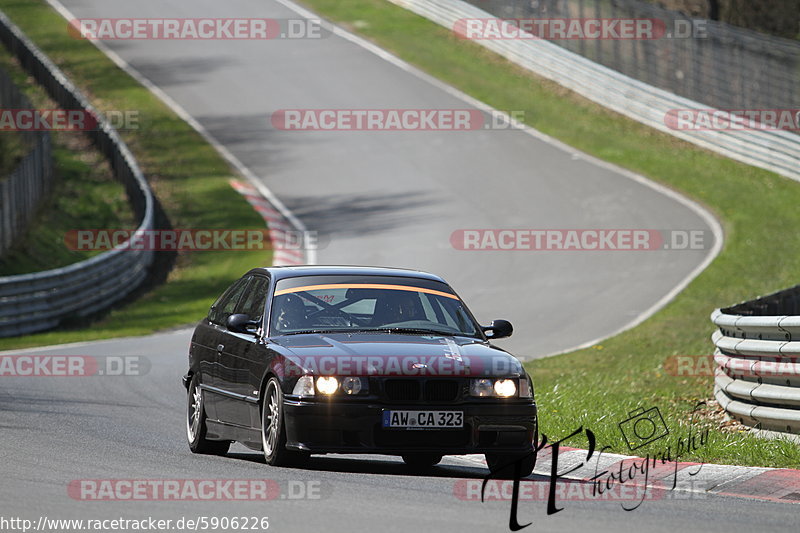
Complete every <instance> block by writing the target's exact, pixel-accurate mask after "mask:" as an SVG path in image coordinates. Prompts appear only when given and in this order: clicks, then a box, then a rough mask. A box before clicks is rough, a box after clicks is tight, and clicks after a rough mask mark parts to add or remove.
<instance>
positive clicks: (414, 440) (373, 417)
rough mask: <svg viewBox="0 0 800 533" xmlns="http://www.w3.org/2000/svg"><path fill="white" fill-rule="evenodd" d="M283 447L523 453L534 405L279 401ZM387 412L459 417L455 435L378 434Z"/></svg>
mask: <svg viewBox="0 0 800 533" xmlns="http://www.w3.org/2000/svg"><path fill="white" fill-rule="evenodd" d="M283 406H284V420H285V424H286V437H287V446H288V447H289V448H290V449H294V450H304V451H309V452H311V453H378V454H386V455H403V454H406V453H414V452H416V453H438V454H442V455H462V454H471V453H526V452H530V451H531V450H532V449H533V446H532V443H533V441H534V439H535V438H536V436H537V412H536V404H535V403H534V402H532V401H531V402H529V403H520V402H517V403H501V402H492V403H489V401H486V402H472V403H459V404H446V405H439V404H425V405H420V404H397V405H395V404H392V405H387V404H379V403H356V402H352V403H347V402H338V401H331V402H325V401H305V400H296V399H289V398H286V399H284V404H283ZM384 409H390V410H412V411H413V410H437V411H447V410H453V411H463V412H464V427H463V428H461V429H425V430H408V429H384V428H383V427H382V414H383V411H384Z"/></svg>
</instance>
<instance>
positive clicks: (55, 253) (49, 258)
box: [0, 47, 135, 276]
mask: <svg viewBox="0 0 800 533" xmlns="http://www.w3.org/2000/svg"><path fill="white" fill-rule="evenodd" d="M0 67H1V68H2V69H3V70H4V71H5V72H7V73H8V74H9V76H10V77H11V79H12V80H13V81H14V83H15V84H16V86H17V87H19V88H20V90H21V91H22V92H23V93H24V94H25V96H26V97H27V98H28V100H29V101H30V102H31V106H33V107H34V108H36V109H54V108H56V107H58V106H57V105H56V104H55V102H53V101H52V100H51V99H50V98H49V97H48V95H47V93H46V92H45V90H44V89H43V88H42V87H40V86H39V85H37V84H36V83H33V80H32V78H30V76H29V75H28V74H27V72H25V71H24V70H23V69H22V67H21V66H20V65H19V63H18V62H17V61H16V60H15V58H14V57H13V56H12V55H11V54H10V53H9V52H8V51H7V50H6V49H5V48H2V47H0ZM11 136H12V134H11V133H10V132H7V133H4V134H3V135H2V136H0V141H3V142H8V139H10V138H12V137H11ZM51 138H52V140H53V163H54V173H55V176H54V184H53V189H52V191H51V193H50V195H49V196H48V197H47V198H45V199H44V201H43V202H42V204H41V205H40V206H39V209H38V211H37V213H36V215H35V217H34V219H33V221H32V222H31V224H30V225H29V227H28V229H27V232H26V234H25V235H24V236H22V237H20V238H18V239H17V241H16V242H15V243H14V245H13V246H12V247H11V249H9V250H8V251H7V252H6V253H5V254H3V256H2V257H1V258H0V276H13V275H15V274H26V273H29V272H39V271H42V270H48V269H51V268H58V267H62V266H66V265H69V264H72V263H75V262H77V261H81V260H83V259H87V258H89V257H91V256H92V255H95V254H96V253H99V252H90V251H78V250H70V249H69V248H68V247H67V246H66V244H65V242H64V228H110V229H118V228H130V227H135V220H134V215H133V209H132V208H131V206H130V204H129V203H128V199H127V196H126V195H125V189H124V187H123V186H122V184H121V183H119V182H118V181H116V180H115V179H114V176H113V174H112V172H111V167H110V165H109V164H108V162H107V161H105V160H104V159H103V157H102V155H101V154H100V152H99V151H98V150H97V149H95V148H94V146H92V144H91V142H90V141H89V139H88V138H87V137H86V136H85V135H82V134H80V133H77V132H52V133H51ZM28 150H30V148H28Z"/></svg>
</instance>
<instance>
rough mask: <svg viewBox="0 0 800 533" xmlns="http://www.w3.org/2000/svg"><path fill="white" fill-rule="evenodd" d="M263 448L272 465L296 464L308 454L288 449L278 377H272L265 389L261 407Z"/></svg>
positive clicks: (304, 459) (266, 458)
mask: <svg viewBox="0 0 800 533" xmlns="http://www.w3.org/2000/svg"><path fill="white" fill-rule="evenodd" d="M261 449H262V450H264V459H265V460H266V461H267V464H268V465H272V466H294V465H299V464H302V463H304V462H305V461H306V460H307V459H308V454H307V453H304V452H295V451H292V450H287V449H286V424H285V423H284V418H283V391H281V386H280V383H279V382H278V379H277V378H270V380H269V381H268V382H267V387H266V389H265V390H264V400H263V404H262V407H261Z"/></svg>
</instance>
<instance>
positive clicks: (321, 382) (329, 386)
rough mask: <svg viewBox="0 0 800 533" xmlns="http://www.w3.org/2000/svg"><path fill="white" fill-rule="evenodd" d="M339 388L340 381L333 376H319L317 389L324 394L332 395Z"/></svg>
mask: <svg viewBox="0 0 800 533" xmlns="http://www.w3.org/2000/svg"><path fill="white" fill-rule="evenodd" d="M338 389H339V381H338V380H337V379H336V378H335V377H333V376H322V377H320V378H317V390H318V391H320V392H321V393H322V394H327V395H331V394H333V393H334V392H336V391H337V390H338Z"/></svg>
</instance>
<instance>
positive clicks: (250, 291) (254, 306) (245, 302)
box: [236, 276, 269, 320]
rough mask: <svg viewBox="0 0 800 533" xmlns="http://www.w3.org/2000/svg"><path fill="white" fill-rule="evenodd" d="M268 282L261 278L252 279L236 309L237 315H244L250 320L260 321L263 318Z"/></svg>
mask: <svg viewBox="0 0 800 533" xmlns="http://www.w3.org/2000/svg"><path fill="white" fill-rule="evenodd" d="M268 288H269V280H268V279H267V278H263V277H261V276H256V277H254V278H253V279H252V280H251V281H250V284H249V285H248V286H247V290H246V291H245V294H244V297H243V298H242V299H241V301H240V302H239V305H238V306H237V307H236V312H237V313H245V314H246V315H249V316H250V319H251V320H261V318H262V317H263V316H264V305H265V304H266V303H267V289H268Z"/></svg>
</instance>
